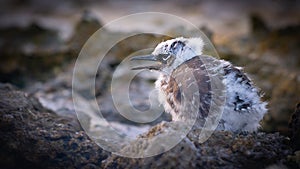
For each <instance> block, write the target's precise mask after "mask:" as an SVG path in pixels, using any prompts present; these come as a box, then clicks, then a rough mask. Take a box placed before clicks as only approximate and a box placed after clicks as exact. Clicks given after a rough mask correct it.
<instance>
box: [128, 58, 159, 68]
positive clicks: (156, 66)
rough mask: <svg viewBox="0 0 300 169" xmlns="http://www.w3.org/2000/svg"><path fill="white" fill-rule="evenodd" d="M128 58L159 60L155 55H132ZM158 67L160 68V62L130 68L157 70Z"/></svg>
mask: <svg viewBox="0 0 300 169" xmlns="http://www.w3.org/2000/svg"><path fill="white" fill-rule="evenodd" d="M130 60H131V61H133V60H145V61H155V62H160V61H159V60H158V59H157V57H156V56H155V55H144V56H134V57H132V58H131V59H130ZM160 68H161V64H158V65H149V66H139V67H134V68H132V70H139V69H149V70H159V69H160Z"/></svg>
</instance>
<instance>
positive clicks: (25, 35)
mask: <svg viewBox="0 0 300 169" xmlns="http://www.w3.org/2000/svg"><path fill="white" fill-rule="evenodd" d="M0 41H1V43H0V50H1V62H0V79H1V82H10V83H13V84H15V85H17V86H19V87H24V86H25V85H26V83H27V82H28V81H30V79H40V80H45V79H47V78H48V77H49V76H46V74H47V73H49V72H51V71H53V70H54V69H55V68H56V69H58V70H60V69H59V68H58V67H60V66H61V65H62V63H64V61H67V60H70V58H73V57H72V56H71V55H68V50H67V48H66V46H65V45H64V42H63V40H62V39H61V38H60V37H59V35H58V33H57V31H54V30H51V29H48V28H44V27H43V26H41V25H40V24H39V23H32V24H31V25H29V26H27V27H9V28H1V30H0ZM28 74H29V75H30V76H28ZM26 75H27V76H26Z"/></svg>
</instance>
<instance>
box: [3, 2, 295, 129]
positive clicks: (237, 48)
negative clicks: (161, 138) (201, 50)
mask: <svg viewBox="0 0 300 169" xmlns="http://www.w3.org/2000/svg"><path fill="white" fill-rule="evenodd" d="M137 12H164V13H170V14H173V15H176V16H179V17H183V18H185V19H186V20H188V21H190V22H191V23H193V24H194V25H196V26H198V27H199V28H200V29H201V30H202V31H203V32H204V33H205V34H206V35H207V36H208V37H209V38H210V39H211V41H212V42H213V44H214V45H215V47H216V49H217V51H218V52H219V56H220V57H221V58H222V59H225V60H229V61H231V62H233V64H234V65H237V66H242V67H245V71H246V72H247V73H248V74H249V75H250V77H252V79H253V81H254V82H255V83H256V84H257V86H258V87H260V88H261V89H262V91H263V93H264V98H263V99H264V100H266V101H268V102H269V104H268V108H269V113H268V114H267V115H266V116H265V117H264V119H263V122H262V130H263V131H267V132H275V131H279V132H281V133H282V134H288V122H289V119H290V115H291V114H292V113H293V112H294V110H295V106H296V104H297V103H298V102H300V48H299V46H300V1H297V0H290V1H284V0H265V1H239V0H229V1H221V0H213V1H209V0H199V1H196V0H191V1H188V2H187V1H183V0H182V1H180V0H175V1H167V0H165V1H157V0H150V1H144V2H141V1H138V0H131V1H122V0H115V1H100V0H74V1H71V0H65V1H59V0H52V1H46V0H2V1H0V57H1V61H0V82H2V83H10V84H13V85H15V86H17V87H18V88H20V89H21V90H23V91H26V92H28V93H29V94H30V95H33V96H36V97H37V98H38V99H39V100H40V102H41V103H42V104H43V105H44V106H45V107H47V108H49V109H51V110H53V111H54V112H56V113H57V114H60V115H62V116H73V115H74V114H75V113H74V108H73V104H72V96H71V87H72V84H71V82H72V71H73V67H74V63H75V60H76V58H77V56H78V54H79V52H80V50H81V48H82V46H83V44H84V43H85V42H86V40H87V39H88V38H89V37H90V36H91V35H92V34H93V33H94V32H95V31H97V30H98V29H99V28H101V27H102V26H103V25H105V24H106V23H109V22H111V21H113V20H115V19H118V18H120V17H122V16H125V15H129V14H134V13H137ZM149 29H161V30H163V31H167V32H171V33H172V32H173V33H174V34H175V33H176V34H180V33H182V34H184V32H185V31H187V30H186V29H185V25H166V24H164V21H163V19H162V18H150V19H149V18H148V19H145V20H138V21H135V22H130V23H124V26H122V27H109V28H108V29H107V30H106V31H105V33H106V35H108V37H109V36H114V35H117V34H126V33H128V32H132V31H144V30H149ZM162 39H164V40H166V37H164V36H160V35H139V36H134V37H130V38H128V39H126V40H125V41H122V42H120V43H118V44H117V45H116V46H115V47H114V48H113V49H111V51H110V52H109V53H108V56H109V57H108V58H109V59H108V60H107V61H106V62H104V63H103V64H104V69H102V71H100V72H98V73H97V78H96V96H97V100H98V101H99V102H100V103H101V104H102V107H103V111H104V116H105V117H106V118H107V119H109V120H111V121H116V122H125V123H127V122H126V120H124V119H123V118H122V117H120V116H119V115H118V114H117V113H116V111H115V108H114V107H113V105H112V103H111V96H110V95H109V81H110V79H111V77H112V73H113V71H114V69H115V67H116V66H117V65H118V64H119V63H120V62H121V61H122V60H123V59H124V57H126V56H128V54H130V53H132V52H134V51H136V50H140V49H144V48H146V47H154V46H156V44H157V43H159V42H161V41H162ZM108 40H109V39H108ZM99 46H101V45H99ZM87 69H88V67H87ZM145 77H146V79H147V81H145V80H143V79H145ZM153 81H154V77H151V76H150V77H149V76H143V78H138V79H137V80H136V81H135V83H134V84H133V86H132V88H133V89H132V90H133V91H135V92H136V94H133V95H132V97H133V98H132V99H133V100H134V99H136V100H138V101H139V100H144V101H140V102H139V103H137V104H140V105H139V106H140V108H141V109H143V106H145V105H147V95H146V94H145V91H147V90H150V88H151V84H153ZM75 118H76V117H75ZM161 118H162V119H164V120H165V119H168V118H169V117H168V115H164V117H161ZM162 119H160V120H158V121H161V120H162ZM128 123H129V124H130V122H128ZM131 129H132V130H134V128H131Z"/></svg>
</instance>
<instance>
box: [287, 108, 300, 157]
mask: <svg viewBox="0 0 300 169" xmlns="http://www.w3.org/2000/svg"><path fill="white" fill-rule="evenodd" d="M289 129H290V137H291V146H292V147H293V148H294V150H300V103H298V104H297V106H296V110H295V112H294V113H293V114H292V116H291V118H290V122H289ZM299 161H300V160H299Z"/></svg>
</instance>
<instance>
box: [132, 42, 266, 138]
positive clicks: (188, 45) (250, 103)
mask: <svg viewBox="0 0 300 169" xmlns="http://www.w3.org/2000/svg"><path fill="white" fill-rule="evenodd" d="M203 46H204V43H203V41H202V39H200V38H190V39H186V38H176V39H171V40H168V41H165V42H162V43H160V44H159V45H158V46H157V47H156V48H155V50H154V52H153V53H152V55H151V56H152V57H154V58H152V60H153V61H158V62H161V64H160V65H156V66H148V67H140V68H148V69H155V70H158V71H160V72H161V74H160V77H159V78H158V79H157V81H156V88H157V89H158V90H159V101H160V102H161V103H162V104H163V105H164V108H165V111H166V112H169V113H170V114H171V115H172V120H174V121H185V120H187V119H193V118H197V120H196V126H200V127H201V126H203V125H204V123H205V121H206V118H207V117H208V115H209V113H211V112H212V111H214V110H215V109H213V108H212V107H213V106H215V105H217V106H222V109H220V110H223V114H222V116H221V119H220V121H219V124H218V127H217V129H219V130H229V131H233V132H238V131H256V130H257V128H258V127H259V126H260V125H259V122H260V120H261V119H262V118H263V116H264V114H265V113H266V111H267V110H266V108H265V107H266V103H265V102H262V101H261V100H260V98H261V97H260V95H259V90H258V89H257V88H256V87H255V86H254V85H253V83H252V82H251V80H250V79H249V77H247V75H246V74H245V73H243V71H242V69H241V68H238V67H234V66H233V65H232V64H231V63H229V62H227V61H224V60H219V59H216V58H214V57H212V56H207V55H203V54H202V50H203ZM149 58H151V57H149V56H147V57H142V58H141V57H140V59H142V60H151V59H149ZM140 68H138V69H140ZM220 90H222V91H224V95H223V96H222V94H220V95H219V94H218V93H220V92H216V91H220ZM188 97H190V98H191V99H190V100H189V99H188ZM186 98H187V100H188V101H187V102H191V104H190V105H192V106H193V105H197V107H198V108H197V110H198V111H197V117H196V116H195V115H192V114H190V111H185V110H184V109H182V107H183V104H184V103H183V102H184V101H183V99H186ZM195 100H196V101H198V102H195ZM222 100H223V102H222Z"/></svg>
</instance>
